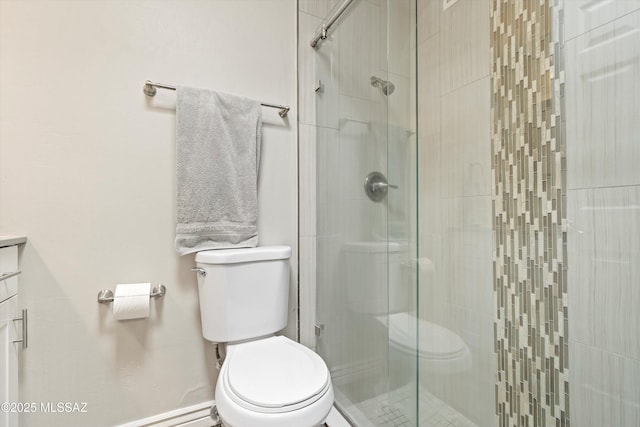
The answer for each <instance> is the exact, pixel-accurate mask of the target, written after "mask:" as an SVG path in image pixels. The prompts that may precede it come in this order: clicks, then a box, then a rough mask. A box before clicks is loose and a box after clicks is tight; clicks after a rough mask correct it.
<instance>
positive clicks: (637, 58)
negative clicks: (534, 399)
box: [565, 0, 640, 427]
mask: <svg viewBox="0 0 640 427" xmlns="http://www.w3.org/2000/svg"><path fill="white" fill-rule="evenodd" d="M565 7H566V12H565V21H566V38H567V39H568V41H567V43H566V58H565V64H566V82H567V83H566V101H565V102H566V112H567V114H566V117H567V127H566V129H567V182H568V185H569V191H568V195H567V203H568V206H567V216H568V222H569V230H568V260H569V275H568V280H569V283H568V292H569V332H570V334H569V337H570V341H569V358H570V371H569V372H570V385H571V391H570V394H569V398H570V400H571V402H570V403H571V414H570V416H571V422H572V425H578V426H600V425H615V426H620V427H632V426H637V425H640V403H639V402H640V388H639V387H638V384H640V341H639V340H638V337H639V336H640V327H639V326H638V325H640V314H639V311H638V304H640V267H639V266H638V259H640V244H639V243H638V237H637V236H639V235H640V169H639V168H638V164H640V163H639V162H640V144H638V142H637V139H638V133H639V131H640V128H639V126H640V125H639V122H638V119H637V118H638V114H639V113H640V104H639V101H638V99H639V96H640V84H639V83H638V81H639V79H640V65H639V64H640V48H639V46H640V12H634V11H637V10H639V9H640V1H638V0H624V1H604V0H603V1H598V2H595V1H578V0H575V1H567V2H565Z"/></svg>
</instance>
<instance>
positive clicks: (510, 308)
mask: <svg viewBox="0 0 640 427" xmlns="http://www.w3.org/2000/svg"><path fill="white" fill-rule="evenodd" d="M559 2H560V0H492V2H491V55H492V64H493V65H492V70H491V91H492V94H491V95H492V100H491V122H492V165H491V167H492V180H493V200H492V203H493V215H494V225H493V228H494V234H495V239H494V245H495V247H494V262H493V265H494V296H495V302H496V311H495V319H494V337H495V353H496V362H497V372H496V387H495V392H496V413H497V415H498V420H499V425H500V426H501V427H507V426H509V427H510V426H514V427H515V426H518V427H520V426H531V427H538V426H541V427H551V426H554V427H555V426H557V427H564V426H569V396H568V393H569V371H568V355H567V351H568V335H567V332H568V331H567V329H568V327H567V314H568V313H567V255H566V254H567V248H566V245H567V230H566V159H565V147H564V138H563V128H562V125H563V123H562V117H561V110H562V108H561V106H562V98H563V91H564V82H563V78H564V74H563V73H562V70H561V67H562V61H561V44H560V43H559V42H558V40H555V41H554V35H556V34H559V32H557V31H556V27H557V23H558V22H559V20H560V17H561V16H562V7H561V6H562V5H561V4H559ZM555 38H556V39H558V37H557V36H556V37H555Z"/></svg>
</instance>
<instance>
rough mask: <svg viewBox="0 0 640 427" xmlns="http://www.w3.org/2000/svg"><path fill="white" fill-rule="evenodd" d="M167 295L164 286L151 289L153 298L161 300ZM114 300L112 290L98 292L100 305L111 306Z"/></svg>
mask: <svg viewBox="0 0 640 427" xmlns="http://www.w3.org/2000/svg"><path fill="white" fill-rule="evenodd" d="M166 293H167V288H165V287H164V285H156V286H154V287H153V288H152V289H151V294H150V296H151V297H152V298H161V297H163V296H164V294H166ZM113 298H114V297H113V291H112V290H110V289H103V290H101V291H100V292H98V302H99V303H100V304H109V303H110V302H113Z"/></svg>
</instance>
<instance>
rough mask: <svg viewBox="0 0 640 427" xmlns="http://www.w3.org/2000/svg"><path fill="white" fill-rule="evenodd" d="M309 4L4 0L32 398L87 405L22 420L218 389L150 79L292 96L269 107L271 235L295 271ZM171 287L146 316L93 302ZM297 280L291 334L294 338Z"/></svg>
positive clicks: (164, 98)
mask: <svg viewBox="0 0 640 427" xmlns="http://www.w3.org/2000/svg"><path fill="white" fill-rule="evenodd" d="M295 13H296V4H295V2H294V1H292V0H291V1H281V0H272V1H265V0H246V1H241V2H239V1H232V0H227V1H223V0H216V1H208V2H202V1H179V2H178V1H163V2H152V1H91V2H78V1H56V2H52V1H30V2H24V1H2V2H0V94H1V95H0V203H1V204H0V234H24V235H26V236H28V239H29V242H28V244H27V245H26V247H25V248H24V250H23V251H22V268H23V270H24V275H23V277H22V279H21V284H20V286H21V291H20V292H21V294H20V298H21V305H22V306H24V307H26V308H28V310H29V315H30V323H29V332H30V342H29V348H28V349H27V350H26V351H24V353H23V358H22V368H21V400H23V401H28V402H59V401H62V402H88V407H87V409H88V413H87V414H80V415H77V414H76V415H65V414H33V415H25V416H23V417H22V421H23V427H25V426H26V427H29V426H42V425H47V426H49V427H56V426H65V427H73V426H89V425H91V426H94V427H100V426H112V425H114V424H118V423H122V422H126V421H131V420H135V419H140V418H143V417H146V416H150V415H154V414H158V413H162V412H166V411H170V410H173V409H176V408H179V407H183V406H188V405H191V404H194V403H198V402H203V401H206V400H210V399H212V398H213V384H214V383H215V380H216V376H217V372H216V370H215V367H214V357H213V354H212V351H211V346H209V345H208V344H207V343H205V342H204V340H203V339H202V336H201V329H200V316H199V308H198V297H197V286H196V278H195V276H194V274H193V273H191V272H190V268H191V267H192V266H193V255H191V256H185V257H182V258H180V257H179V256H178V255H177V254H176V252H175V250H174V247H173V239H174V225H175V155H174V153H175V137H174V133H175V125H174V120H175V93H174V92H170V91H159V92H158V95H157V96H156V98H155V99H149V98H147V97H145V96H144V95H143V94H142V83H143V82H144V80H146V79H150V80H156V81H159V82H165V83H169V84H187V85H191V86H196V87H207V88H213V89H217V90H220V91H224V92H228V93H235V94H238V95H244V96H248V97H252V98H255V99H259V100H264V101H269V102H274V103H283V104H289V105H292V106H293V110H292V112H291V113H290V115H289V118H288V119H287V120H284V121H283V120H282V119H280V117H278V115H277V112H276V111H275V110H270V109H265V110H264V127H263V158H262V169H261V178H260V189H259V191H260V218H259V227H260V234H261V242H260V243H261V245H268V244H287V245H291V246H293V249H294V251H293V253H294V259H293V260H292V265H293V271H292V278H296V277H297V268H296V266H297V258H296V256H295V254H297V160H296V157H297V153H296V133H297V130H296V122H297V118H296V107H295V99H296V98H295V97H296V77H295V70H296V63H295V59H296V51H295V37H296V14H295ZM141 281H144V282H153V283H162V284H164V285H165V286H166V287H167V295H166V296H165V297H164V299H163V300H160V301H157V302H156V301H154V302H153V303H152V310H151V317H150V318H149V319H148V320H141V321H130V322H115V321H114V320H113V318H112V316H111V313H110V311H109V307H106V306H100V305H98V304H97V303H96V294H97V292H98V290H100V289H104V288H111V289H113V288H114V286H115V284H116V283H118V282H141ZM295 289H296V286H295V281H292V298H291V303H290V305H291V313H290V322H289V327H288V328H287V334H288V335H290V336H295V309H296V300H297V295H296V292H295Z"/></svg>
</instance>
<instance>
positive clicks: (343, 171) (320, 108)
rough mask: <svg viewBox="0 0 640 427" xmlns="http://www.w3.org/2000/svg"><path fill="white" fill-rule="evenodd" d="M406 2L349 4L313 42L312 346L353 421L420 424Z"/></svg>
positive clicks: (410, 10) (410, 20) (411, 12)
mask: <svg viewBox="0 0 640 427" xmlns="http://www.w3.org/2000/svg"><path fill="white" fill-rule="evenodd" d="M413 4H414V2H413V1H409V0H406V1H404V0H403V1H392V2H391V1H390V2H370V1H364V0H361V1H358V0H356V1H354V2H353V3H352V5H351V6H350V8H349V9H348V10H347V12H345V14H344V15H343V16H342V17H341V18H340V21H339V22H338V23H337V24H336V25H335V27H334V28H335V29H333V30H332V32H331V34H330V35H329V37H328V38H327V39H326V40H324V41H323V42H322V43H321V45H320V46H319V47H318V48H317V50H316V79H317V80H318V91H317V92H316V122H317V135H316V141H317V148H316V150H317V151H316V156H317V158H316V161H317V164H316V168H317V177H316V182H317V188H316V197H317V201H316V206H317V207H316V210H317V212H316V214H317V248H316V253H317V259H316V271H317V273H316V274H317V277H316V289H317V291H316V292H317V325H318V328H317V348H318V352H319V353H320V355H321V356H322V357H323V358H324V360H325V361H326V362H327V364H328V366H329V368H330V369H331V373H332V380H333V384H334V388H335V392H336V406H337V407H338V408H339V409H340V410H341V412H342V413H343V414H344V415H345V416H346V417H347V418H348V419H350V421H352V422H353V423H354V424H355V425H358V426H396V425H397V426H400V425H403V426H404V425H417V421H416V413H417V408H416V403H417V396H416V390H417V388H416V381H417V372H416V351H415V349H416V348H417V342H416V321H415V319H416V315H415V314H416V309H415V306H416V304H415V301H416V275H415V273H414V270H415V265H416V262H415V259H416V256H415V253H416V249H415V246H416V245H415V239H414V238H413V237H412V236H415V235H416V230H415V224H416V214H415V199H416V198H415V192H416V183H415V181H416V179H415V176H416V174H415V158H416V153H415V130H416V129H415V107H414V105H415V98H414V93H415V84H414V82H415V78H414V77H412V71H413V69H412V67H413V64H415V62H414V60H413V56H414V52H415V48H414V47H415V43H413V38H414V35H415V32H414V28H415V26H414V21H415V8H414V6H413Z"/></svg>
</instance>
